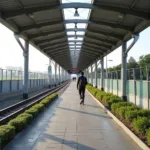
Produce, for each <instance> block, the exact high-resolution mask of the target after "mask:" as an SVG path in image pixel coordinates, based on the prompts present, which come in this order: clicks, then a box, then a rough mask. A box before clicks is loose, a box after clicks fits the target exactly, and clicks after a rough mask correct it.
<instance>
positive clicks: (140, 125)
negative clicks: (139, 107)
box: [132, 117, 150, 135]
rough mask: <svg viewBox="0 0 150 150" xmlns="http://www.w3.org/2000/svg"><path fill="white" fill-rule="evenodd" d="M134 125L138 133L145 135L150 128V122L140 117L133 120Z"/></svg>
mask: <svg viewBox="0 0 150 150" xmlns="http://www.w3.org/2000/svg"><path fill="white" fill-rule="evenodd" d="M132 125H133V127H134V129H135V131H136V132H137V133H139V134H141V135H144V134H145V133H146V130H147V129H148V128H149V127H150V121H149V118H147V117H138V118H137V119H134V120H133V123H132Z"/></svg>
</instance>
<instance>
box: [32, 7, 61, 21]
mask: <svg viewBox="0 0 150 150" xmlns="http://www.w3.org/2000/svg"><path fill="white" fill-rule="evenodd" d="M33 15H34V21H35V22H36V23H40V22H50V21H57V20H62V15H61V11H60V10H56V9H55V10H47V11H41V12H37V13H34V14H33Z"/></svg>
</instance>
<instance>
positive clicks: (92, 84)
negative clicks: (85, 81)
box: [91, 65, 93, 85]
mask: <svg viewBox="0 0 150 150" xmlns="http://www.w3.org/2000/svg"><path fill="white" fill-rule="evenodd" d="M91 84H92V85H93V68H92V65H91Z"/></svg>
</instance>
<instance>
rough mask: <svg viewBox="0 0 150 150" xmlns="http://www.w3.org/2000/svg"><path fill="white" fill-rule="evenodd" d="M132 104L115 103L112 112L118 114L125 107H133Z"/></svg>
mask: <svg viewBox="0 0 150 150" xmlns="http://www.w3.org/2000/svg"><path fill="white" fill-rule="evenodd" d="M131 105H132V104H131V103H129V102H119V103H114V104H112V105H111V110H112V112H113V113H116V112H117V109H118V108H120V107H123V106H131Z"/></svg>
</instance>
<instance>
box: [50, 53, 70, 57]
mask: <svg viewBox="0 0 150 150" xmlns="http://www.w3.org/2000/svg"><path fill="white" fill-rule="evenodd" d="M62 54H63V55H64V54H68V56H69V57H70V54H69V53H67V52H62V53H59V55H58V54H51V56H53V57H56V56H57V57H58V56H59V57H60V56H61V55H62Z"/></svg>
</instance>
